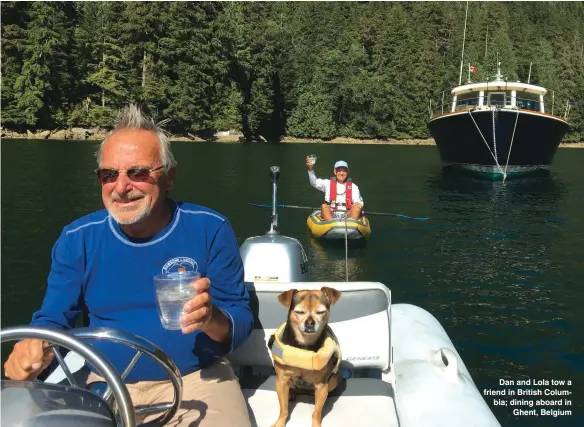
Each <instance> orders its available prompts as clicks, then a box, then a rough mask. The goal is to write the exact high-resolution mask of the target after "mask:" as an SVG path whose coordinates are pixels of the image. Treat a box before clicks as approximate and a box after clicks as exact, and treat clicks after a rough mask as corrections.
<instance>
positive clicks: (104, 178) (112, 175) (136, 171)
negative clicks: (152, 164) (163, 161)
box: [95, 166, 164, 184]
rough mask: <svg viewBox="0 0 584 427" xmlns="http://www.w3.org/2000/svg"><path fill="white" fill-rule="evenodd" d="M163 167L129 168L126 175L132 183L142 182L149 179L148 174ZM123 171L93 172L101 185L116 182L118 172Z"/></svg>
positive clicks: (103, 169)
mask: <svg viewBox="0 0 584 427" xmlns="http://www.w3.org/2000/svg"><path fill="white" fill-rule="evenodd" d="M163 167H164V166H159V167H157V168H155V169H148V168H130V169H127V170H126V175H128V178H130V179H131V180H132V181H136V182H144V181H147V180H148V178H150V174H151V173H152V172H156V171H159V170H160V169H162V168H163ZM122 170H123V169H109V168H99V169H97V170H96V171H95V174H96V175H97V179H99V180H100V182H101V183H102V184H108V183H111V182H116V180H117V179H118V176H120V171H122Z"/></svg>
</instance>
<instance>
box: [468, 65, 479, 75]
mask: <svg viewBox="0 0 584 427" xmlns="http://www.w3.org/2000/svg"><path fill="white" fill-rule="evenodd" d="M468 71H470V72H471V73H476V72H477V67H473V66H472V65H470V64H468Z"/></svg>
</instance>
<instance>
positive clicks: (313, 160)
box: [308, 154, 317, 165]
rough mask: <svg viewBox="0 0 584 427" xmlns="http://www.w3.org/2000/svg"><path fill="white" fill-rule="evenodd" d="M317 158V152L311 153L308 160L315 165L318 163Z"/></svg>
mask: <svg viewBox="0 0 584 427" xmlns="http://www.w3.org/2000/svg"><path fill="white" fill-rule="evenodd" d="M316 159H317V157H316V154H310V155H309V156H308V160H310V164H312V165H314V164H315V163H316Z"/></svg>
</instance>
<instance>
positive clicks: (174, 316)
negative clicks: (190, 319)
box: [154, 271, 201, 331]
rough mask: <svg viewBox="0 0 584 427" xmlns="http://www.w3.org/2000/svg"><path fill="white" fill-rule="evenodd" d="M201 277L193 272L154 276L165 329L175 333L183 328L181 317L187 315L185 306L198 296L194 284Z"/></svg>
mask: <svg viewBox="0 0 584 427" xmlns="http://www.w3.org/2000/svg"><path fill="white" fill-rule="evenodd" d="M200 277H201V276H200V275H199V274H197V273H194V272H192V271H185V272H182V271H181V272H176V273H165V274H159V275H157V276H154V290H155V292H156V307H157V308H158V315H159V316H160V323H162V327H163V328H164V329H168V330H171V331H174V330H179V329H182V328H183V326H182V325H181V323H180V317H181V316H182V315H183V314H185V312H184V310H183V308H184V305H185V304H186V303H187V302H188V301H190V300H191V299H193V298H194V297H196V296H197V291H195V289H194V288H193V286H192V284H193V282H194V281H196V280H198V279H199V278H200Z"/></svg>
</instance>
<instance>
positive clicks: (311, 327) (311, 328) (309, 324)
mask: <svg viewBox="0 0 584 427" xmlns="http://www.w3.org/2000/svg"><path fill="white" fill-rule="evenodd" d="M314 326H315V322H314V319H313V318H312V317H309V318H308V319H306V322H304V328H305V329H306V330H307V331H314Z"/></svg>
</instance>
